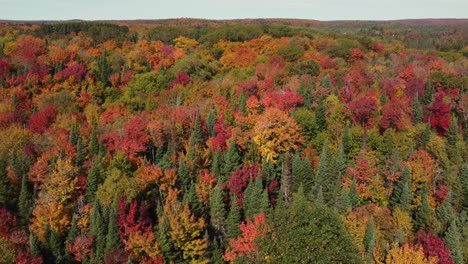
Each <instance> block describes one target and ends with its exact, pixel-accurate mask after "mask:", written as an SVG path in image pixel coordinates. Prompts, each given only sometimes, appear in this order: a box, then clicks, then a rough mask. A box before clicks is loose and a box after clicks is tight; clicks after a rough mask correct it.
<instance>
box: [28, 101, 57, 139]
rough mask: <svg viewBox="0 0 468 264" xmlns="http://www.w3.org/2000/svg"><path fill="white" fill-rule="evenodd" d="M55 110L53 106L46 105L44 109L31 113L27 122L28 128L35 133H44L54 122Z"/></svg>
mask: <svg viewBox="0 0 468 264" xmlns="http://www.w3.org/2000/svg"><path fill="white" fill-rule="evenodd" d="M56 116H57V112H56V111H55V108H54V107H53V106H50V105H49V106H47V107H46V108H44V110H42V111H40V112H36V113H34V114H32V115H31V118H30V119H29V122H28V128H29V130H31V132H33V133H35V134H42V133H44V132H45V131H46V130H47V129H48V128H49V126H50V125H51V124H52V122H54V120H55V117H56Z"/></svg>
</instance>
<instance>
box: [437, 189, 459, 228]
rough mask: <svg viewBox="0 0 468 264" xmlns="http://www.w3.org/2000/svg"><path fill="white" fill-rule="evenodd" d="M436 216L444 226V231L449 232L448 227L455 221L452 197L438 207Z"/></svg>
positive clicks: (449, 196) (448, 197)
mask: <svg viewBox="0 0 468 264" xmlns="http://www.w3.org/2000/svg"><path fill="white" fill-rule="evenodd" d="M435 215H436V217H437V219H438V220H439V222H440V223H441V224H442V230H444V231H445V230H447V228H448V226H449V225H450V223H451V222H452V220H453V219H455V214H454V213H453V211H452V195H451V194H449V195H448V196H447V197H446V198H445V200H444V202H443V203H442V204H441V205H440V206H439V207H437V209H436V212H435Z"/></svg>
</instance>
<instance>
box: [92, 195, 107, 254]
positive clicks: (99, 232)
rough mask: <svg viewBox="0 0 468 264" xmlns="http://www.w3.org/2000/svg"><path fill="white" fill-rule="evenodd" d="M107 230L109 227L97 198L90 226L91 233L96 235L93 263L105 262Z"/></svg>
mask: <svg viewBox="0 0 468 264" xmlns="http://www.w3.org/2000/svg"><path fill="white" fill-rule="evenodd" d="M106 230H107V227H106V226H105V221H104V218H103V215H102V209H101V205H100V203H99V200H98V199H97V198H96V199H95V201H94V204H93V210H92V212H91V219H90V226H89V231H90V233H91V234H92V235H94V256H93V257H94V259H93V261H92V262H95V263H97V262H101V261H104V247H105V242H106V241H105V238H106Z"/></svg>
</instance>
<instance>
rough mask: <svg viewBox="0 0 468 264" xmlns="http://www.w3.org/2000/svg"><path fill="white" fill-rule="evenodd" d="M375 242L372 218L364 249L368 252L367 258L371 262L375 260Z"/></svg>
mask: <svg viewBox="0 0 468 264" xmlns="http://www.w3.org/2000/svg"><path fill="white" fill-rule="evenodd" d="M375 242H376V241H375V227H374V218H373V217H372V216H371V218H370V220H369V222H368V223H367V228H366V233H365V235H364V248H365V250H366V258H367V260H368V261H369V262H371V261H372V259H373V253H374V250H375Z"/></svg>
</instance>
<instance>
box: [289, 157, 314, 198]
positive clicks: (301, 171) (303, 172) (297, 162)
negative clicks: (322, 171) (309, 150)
mask: <svg viewBox="0 0 468 264" xmlns="http://www.w3.org/2000/svg"><path fill="white" fill-rule="evenodd" d="M291 165H292V177H293V192H296V191H297V190H298V188H299V186H301V185H302V186H303V187H304V189H305V191H306V192H310V191H312V186H313V170H312V166H311V165H310V162H309V161H308V160H302V159H301V157H300V153H296V154H295V155H294V156H293V158H292V161H291Z"/></svg>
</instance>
